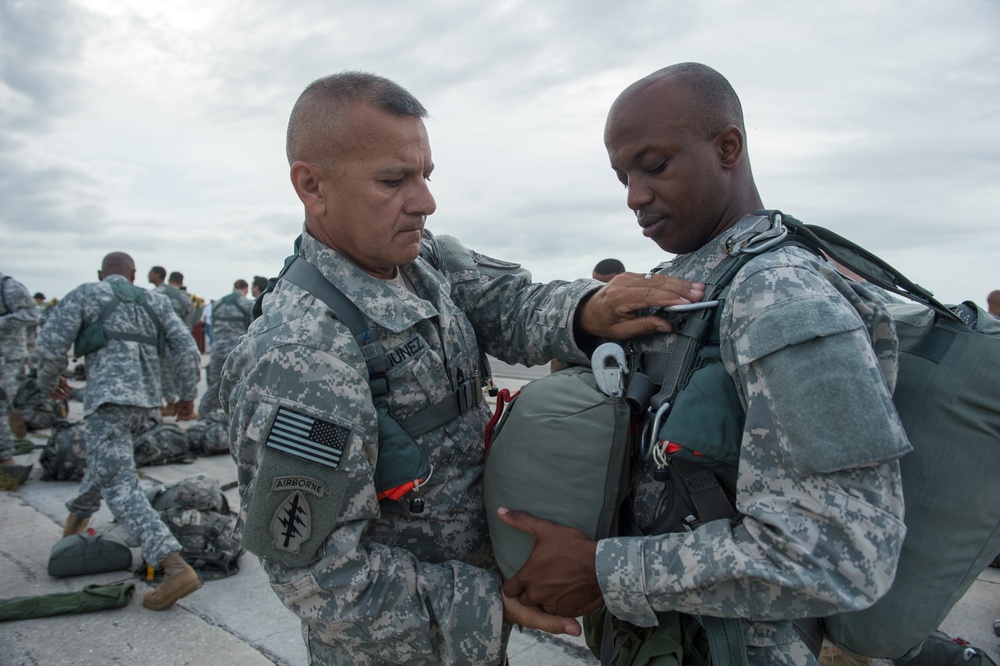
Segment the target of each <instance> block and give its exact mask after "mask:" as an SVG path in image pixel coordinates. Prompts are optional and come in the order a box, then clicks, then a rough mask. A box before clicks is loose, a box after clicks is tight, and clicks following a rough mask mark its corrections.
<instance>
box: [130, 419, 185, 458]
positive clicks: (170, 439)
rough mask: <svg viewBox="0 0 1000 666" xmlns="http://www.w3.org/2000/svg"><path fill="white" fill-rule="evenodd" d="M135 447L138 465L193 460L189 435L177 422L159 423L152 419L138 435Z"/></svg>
mask: <svg viewBox="0 0 1000 666" xmlns="http://www.w3.org/2000/svg"><path fill="white" fill-rule="evenodd" d="M134 447H135V466H136V467H145V466H147V465H169V464H171V463H190V462H193V458H192V456H191V450H190V449H189V448H188V436H187V434H186V433H185V432H184V429H183V428H181V427H180V426H178V425H177V424H175V423H157V422H156V421H155V420H153V419H150V420H149V421H148V422H147V425H146V427H145V429H144V430H143V431H142V432H141V433H140V434H139V435H137V436H136V438H135V441H134Z"/></svg>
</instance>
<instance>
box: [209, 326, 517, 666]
mask: <svg viewBox="0 0 1000 666" xmlns="http://www.w3.org/2000/svg"><path fill="white" fill-rule="evenodd" d="M345 335H346V331H345ZM256 353H259V352H257V351H253V350H252V348H249V350H248V347H247V346H241V347H240V348H238V349H237V351H236V352H234V354H233V355H231V356H230V359H229V364H230V365H235V364H237V363H241V362H242V361H243V360H244V359H243V358H242V357H241V355H243V354H247V355H252V354H256ZM359 356H360V353H359ZM227 367H228V366H227ZM362 367H363V366H362ZM315 369H321V370H315ZM224 402H227V401H226V400H224ZM227 404H229V405H230V407H229V408H230V409H232V408H235V414H234V420H233V421H234V422H233V426H232V427H233V429H234V430H233V435H232V440H233V441H234V442H235V446H234V458H235V459H236V460H237V463H238V464H239V465H240V467H241V469H242V472H241V476H242V478H243V479H244V480H246V479H248V478H250V480H249V483H248V484H247V485H246V487H245V488H242V489H241V490H242V492H241V497H242V506H241V523H242V527H241V529H242V535H241V536H242V544H243V546H244V547H245V548H246V549H247V550H249V551H250V552H253V553H254V554H256V555H257V556H258V557H260V558H261V563H262V565H263V567H264V569H265V570H266V571H267V573H268V576H269V578H270V581H271V585H272V587H273V589H274V591H275V592H276V593H277V595H278V596H279V597H280V598H281V599H282V601H283V602H284V604H285V605H286V606H287V607H288V608H289V609H290V610H292V611H293V612H295V613H296V614H297V615H298V616H299V617H300V618H301V619H302V620H303V622H304V623H305V624H306V625H307V626H308V642H309V645H310V651H311V653H312V654H313V657H314V658H316V659H318V660H322V659H321V655H322V654H323V650H326V649H329V650H330V651H331V654H338V655H340V657H339V658H343V655H344V654H350V655H356V660H355V661H353V662H352V663H399V664H404V663H414V664H416V663H421V664H422V663H428V664H430V663H442V664H458V663H461V664H496V663H498V662H499V661H500V651H501V632H502V616H503V608H502V602H501V600H500V595H499V590H500V579H499V576H498V574H496V573H495V572H491V571H486V570H484V569H480V568H478V567H474V566H471V565H468V564H465V563H462V562H458V561H454V560H452V561H447V562H427V561H420V560H419V559H418V558H417V557H416V556H415V555H414V554H413V553H412V552H411V551H410V550H407V549H405V548H403V547H390V546H387V545H385V544H381V543H375V542H372V541H370V540H368V539H366V534H368V533H369V526H370V524H371V522H372V521H375V520H378V519H379V518H380V506H379V503H378V501H377V499H376V493H375V488H374V478H373V471H372V470H373V466H374V464H375V462H376V458H377V455H378V454H377V451H378V448H377V438H378V434H377V433H378V428H377V422H376V417H375V408H374V405H373V404H372V400H371V393H370V391H369V388H368V383H367V379H366V378H365V377H362V376H361V374H360V372H359V369H358V367H357V365H355V364H351V363H347V362H345V361H344V360H343V359H341V358H338V357H337V356H335V355H333V354H331V353H330V352H329V351H327V350H323V349H314V348H310V347H307V346H304V345H301V344H283V345H280V346H277V347H275V348H272V349H269V350H267V351H264V352H263V353H262V354H261V355H260V358H259V360H257V361H256V362H254V363H253V367H252V369H251V370H250V371H249V372H248V373H247V374H246V375H245V377H244V378H243V379H241V381H240V383H239V385H238V386H237V387H236V389H235V390H234V391H233V392H232V394H231V395H230V396H229V397H228V402H227ZM296 433H297V434H296ZM321 439H322V440H323V441H324V442H327V443H328V446H326V447H325V448H324V449H323V450H322V451H320V452H319V453H317V451H319V448H318V447H317V445H316V444H315V443H314V440H315V441H319V440H321ZM431 518H433V516H429V520H430V519H431ZM432 527H433V526H432ZM364 656H367V657H368V659H364V658H363V657H364ZM330 659H331V663H340V662H339V661H333V657H331V658H330Z"/></svg>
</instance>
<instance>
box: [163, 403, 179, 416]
mask: <svg viewBox="0 0 1000 666" xmlns="http://www.w3.org/2000/svg"><path fill="white" fill-rule="evenodd" d="M176 413H177V403H176V402H170V403H167V405H166V406H165V407H160V416H173V415H174V414H176Z"/></svg>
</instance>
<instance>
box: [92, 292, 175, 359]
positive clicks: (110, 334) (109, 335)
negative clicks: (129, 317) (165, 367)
mask: <svg viewBox="0 0 1000 666" xmlns="http://www.w3.org/2000/svg"><path fill="white" fill-rule="evenodd" d="M133 302H134V303H137V304H138V305H140V306H142V309H143V310H145V311H146V314H147V315H149V318H150V319H152V320H153V325H154V326H156V331H157V335H156V336H149V335H139V334H138V333H122V332H119V331H112V330H108V329H107V328H105V327H104V322H105V321H106V320H107V318H108V317H110V316H111V313H112V312H114V311H115V310H117V309H118V306H119V305H120V304H121V300H120V299H119V298H118V294H117V293H116V292H115V289H114V286H112V288H111V300H110V301H108V302H107V303H106V304H105V305H104V307H103V308H101V313H100V314H99V315H98V316H97V324H98V325H99V326H100V327H101V328H102V329H103V330H104V339H105V340H128V341H129V342H138V343H139V344H143V345H152V346H153V347H156V353H157V354H159V353H160V352H162V351H163V347H162V346H161V344H160V337H159V332H160V329H161V328H162V326H161V325H160V318H159V317H157V316H156V312H155V311H154V310H153V308H152V307H150V305H149V303H148V302H147V300H146V298H145V296H143V298H142V300H140V301H133Z"/></svg>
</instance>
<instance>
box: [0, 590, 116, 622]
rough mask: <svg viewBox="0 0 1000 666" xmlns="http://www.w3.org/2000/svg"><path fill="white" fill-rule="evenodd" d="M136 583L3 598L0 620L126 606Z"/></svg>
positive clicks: (23, 618) (86, 611) (32, 617)
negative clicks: (35, 595)
mask: <svg viewBox="0 0 1000 666" xmlns="http://www.w3.org/2000/svg"><path fill="white" fill-rule="evenodd" d="M133 592H135V583H131V582H125V583H112V584H110V585H87V586H86V587H84V588H83V589H82V590H80V591H78V592H57V593H55V594H43V595H40V596H37V597H13V598H11V599H0V622H13V621H16V620H32V619H36V618H40V617H52V616H54V615H66V614H75V613H93V612H95V611H102V610H111V609H114V608H124V607H125V606H128V603H129V601H131V600H132V593H133Z"/></svg>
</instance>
